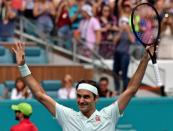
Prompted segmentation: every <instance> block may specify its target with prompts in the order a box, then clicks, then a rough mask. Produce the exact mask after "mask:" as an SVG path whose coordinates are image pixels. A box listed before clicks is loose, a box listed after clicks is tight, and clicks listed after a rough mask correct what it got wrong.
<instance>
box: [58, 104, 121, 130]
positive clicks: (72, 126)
mask: <svg viewBox="0 0 173 131" xmlns="http://www.w3.org/2000/svg"><path fill="white" fill-rule="evenodd" d="M119 117H120V113H119V108H118V103H117V102H114V103H113V104H111V105H109V106H107V107H105V108H103V109H102V110H100V111H97V110H96V111H95V112H94V113H93V114H92V115H91V116H90V118H87V117H85V116H84V115H83V114H82V113H81V112H76V111H74V110H72V109H71V108H68V107H65V106H63V105H60V104H58V103H56V119H57V120H58V122H59V124H60V125H61V127H62V128H63V131H115V125H116V124H117V121H118V118H119Z"/></svg>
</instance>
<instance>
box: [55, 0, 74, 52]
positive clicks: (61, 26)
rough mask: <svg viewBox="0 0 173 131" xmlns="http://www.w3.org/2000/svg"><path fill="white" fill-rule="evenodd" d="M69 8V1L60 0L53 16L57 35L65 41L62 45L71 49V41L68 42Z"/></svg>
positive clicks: (70, 35) (69, 38) (69, 27)
mask: <svg viewBox="0 0 173 131" xmlns="http://www.w3.org/2000/svg"><path fill="white" fill-rule="evenodd" d="M69 8H70V2H69V1H67V0H65V1H61V2H60V3H59V5H58V6H57V7H56V12H57V13H56V18H55V26H56V32H57V34H58V36H59V37H60V38H61V39H62V40H64V41H65V42H64V43H65V44H64V45H62V46H63V47H65V48H66V49H72V47H71V42H69V41H71V39H72V33H71V20H70V16H69V11H68V9H69ZM68 40H69V41H68ZM59 43H62V42H59Z"/></svg>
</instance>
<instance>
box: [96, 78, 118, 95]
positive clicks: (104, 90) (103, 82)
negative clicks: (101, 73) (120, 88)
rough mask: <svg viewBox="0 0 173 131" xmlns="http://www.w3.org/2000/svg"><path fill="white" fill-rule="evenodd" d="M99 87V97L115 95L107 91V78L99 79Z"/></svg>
mask: <svg viewBox="0 0 173 131" xmlns="http://www.w3.org/2000/svg"><path fill="white" fill-rule="evenodd" d="M99 87H100V93H99V96H100V97H106V98H109V97H114V96H115V95H116V94H115V92H113V91H111V90H110V89H109V80H108V78H107V77H101V78H100V80H99Z"/></svg>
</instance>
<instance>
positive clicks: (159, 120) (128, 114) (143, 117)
mask: <svg viewBox="0 0 173 131" xmlns="http://www.w3.org/2000/svg"><path fill="white" fill-rule="evenodd" d="M57 101H58V102H59V103H61V104H63V105H66V106H68V107H71V108H73V109H75V110H77V105H76V102H75V101H74V100H66V101H60V100H57ZM113 101H114V99H100V100H99V102H98V104H97V109H98V110H100V109H101V108H103V107H104V106H107V105H109V104H111V103H112V102H113ZM19 102H21V101H11V100H3V101H2V100H0V131H9V129H10V127H11V126H12V125H14V124H16V123H17V121H16V120H15V118H14V117H15V115H14V112H13V111H12V110H11V109H10V106H11V104H18V103H19ZM25 102H29V103H30V104H32V106H33V115H32V117H31V120H32V121H33V122H34V123H35V124H36V125H37V127H38V128H39V131H62V130H61V128H60V126H59V125H58V124H57V122H56V120H55V119H54V118H53V117H52V116H51V114H50V113H49V112H48V111H47V110H46V109H45V108H44V106H42V105H41V104H40V103H38V102H37V101H36V100H27V101H25ZM117 129H119V130H118V131H132V129H133V131H173V98H134V99H133V100H132V101H131V103H130V104H129V106H128V107H127V109H126V110H125V112H124V115H123V117H122V118H121V119H120V121H119V123H118V126H117Z"/></svg>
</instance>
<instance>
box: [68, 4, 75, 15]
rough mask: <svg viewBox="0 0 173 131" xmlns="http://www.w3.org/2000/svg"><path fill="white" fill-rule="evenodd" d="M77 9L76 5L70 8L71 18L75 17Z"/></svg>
mask: <svg viewBox="0 0 173 131" xmlns="http://www.w3.org/2000/svg"><path fill="white" fill-rule="evenodd" d="M75 12H76V9H75V6H72V7H71V8H70V10H69V16H70V18H71V17H73V16H74V15H75Z"/></svg>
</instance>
